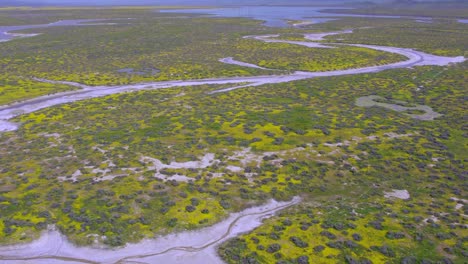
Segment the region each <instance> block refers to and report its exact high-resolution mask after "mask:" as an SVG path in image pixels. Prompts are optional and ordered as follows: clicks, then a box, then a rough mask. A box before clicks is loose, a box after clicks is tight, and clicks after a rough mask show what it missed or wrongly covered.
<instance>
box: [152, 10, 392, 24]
mask: <svg viewBox="0 0 468 264" xmlns="http://www.w3.org/2000/svg"><path fill="white" fill-rule="evenodd" d="M331 8H332V7H330V8H327V7H310V6H309V7H304V6H294V7H292V6H241V7H228V8H213V9H175V10H161V11H160V12H163V13H192V14H207V15H213V16H219V17H244V18H253V19H258V20H263V21H265V23H264V25H265V26H269V27H287V26H289V25H288V23H287V21H285V20H301V21H310V22H312V23H323V22H327V21H330V20H333V19H334V18H335V19H336V18H339V17H379V18H400V16H374V15H348V14H335V13H324V12H320V11H321V10H325V9H331ZM333 8H335V9H336V7H333ZM343 9H345V8H343Z"/></svg>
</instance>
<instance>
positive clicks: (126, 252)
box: [0, 197, 300, 264]
mask: <svg viewBox="0 0 468 264" xmlns="http://www.w3.org/2000/svg"><path fill="white" fill-rule="evenodd" d="M299 202H300V198H299V197H295V198H294V199H293V200H291V201H289V202H278V201H274V200H270V201H269V202H268V203H266V204H264V205H261V206H257V207H252V208H249V209H246V210H244V211H242V212H239V213H234V214H231V215H230V216H229V217H228V218H227V219H226V220H224V221H222V222H220V223H218V224H215V225H213V226H211V227H207V228H203V229H200V230H194V231H186V232H182V233H177V234H170V235H167V236H163V237H158V238H156V239H146V240H143V241H142V242H140V243H137V244H128V245H127V246H125V247H123V248H118V249H102V248H90V247H77V246H75V245H73V244H71V243H70V242H69V241H68V240H67V239H66V238H65V237H64V236H63V235H61V234H60V233H59V232H58V231H56V230H49V231H46V232H44V233H43V234H42V236H41V238H40V239H39V240H36V241H34V242H32V243H29V244H24V245H14V246H6V247H0V262H1V263H28V264H29V263H31V264H32V263H34V264H36V263H64V262H67V263H135V262H138V263H194V264H197V263H200V264H205V263H213V264H215V263H223V262H222V261H221V259H220V258H219V257H218V255H217V253H216V249H217V247H218V246H219V245H220V244H221V243H223V242H225V241H226V240H228V239H230V238H233V237H236V236H238V235H239V234H241V233H246V232H249V231H252V230H253V229H255V228H257V227H258V226H260V225H261V224H262V219H265V218H268V217H271V216H273V215H274V214H275V213H276V212H278V211H280V210H282V209H285V208H287V207H289V206H292V205H294V204H297V203H299Z"/></svg>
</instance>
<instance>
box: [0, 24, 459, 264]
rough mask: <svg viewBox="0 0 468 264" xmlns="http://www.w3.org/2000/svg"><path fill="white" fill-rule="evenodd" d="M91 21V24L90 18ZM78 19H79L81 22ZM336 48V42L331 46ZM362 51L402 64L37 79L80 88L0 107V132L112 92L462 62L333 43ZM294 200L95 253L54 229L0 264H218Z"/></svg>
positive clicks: (11, 249) (2, 250)
mask: <svg viewBox="0 0 468 264" xmlns="http://www.w3.org/2000/svg"><path fill="white" fill-rule="evenodd" d="M93 21H96V20H93ZM82 22H83V20H81V22H79V23H82ZM345 33H351V31H342V32H330V33H318V34H305V38H306V39H307V40H308V41H288V40H280V39H276V38H275V37H277V36H275V35H267V36H246V38H251V39H255V40H258V41H263V42H267V43H269V42H283V43H289V44H292V45H301V46H306V47H310V48H333V47H334V46H333V45H332V46H329V45H330V44H325V43H317V42H314V41H320V40H323V38H324V37H326V36H329V35H333V34H345ZM334 45H338V44H334ZM339 45H350V46H358V47H364V48H369V49H374V50H380V51H385V52H392V53H397V54H401V55H403V56H405V57H406V58H407V60H405V61H401V62H397V63H392V64H388V65H382V66H371V67H363V68H357V69H348V70H338V71H327V72H304V71H296V72H293V73H285V74H278V75H269V76H253V77H233V78H213V79H199V80H185V81H164V82H150V83H141V84H131V85H120V86H97V87H95V86H86V85H83V84H79V83H72V82H59V81H48V80H39V81H43V82H52V83H64V84H68V85H73V86H77V87H79V88H81V89H80V90H77V91H69V92H63V93H57V94H53V95H49V96H42V97H38V98H35V99H32V100H27V101H23V102H19V103H13V104H10V105H6V106H0V131H13V130H16V129H18V127H19V124H15V123H12V122H10V121H9V120H10V119H11V118H13V117H15V116H18V115H21V114H25V113H31V112H34V111H37V110H40V109H44V108H47V107H52V106H56V105H59V104H64V103H70V102H75V101H79V100H86V99H89V98H95V97H102V96H106V95H111V94H115V93H122V92H131V91H139V90H151V89H163V88H172V87H183V86H196V85H206V84H224V85H225V84H232V87H229V88H225V89H220V90H217V91H214V92H211V93H212V94H213V93H222V92H229V91H232V90H235V89H240V88H244V87H256V86H262V85H265V84H278V83H286V82H292V81H297V80H305V79H310V78H316V77H328V76H341V75H349V74H363V73H375V72H380V71H384V70H388V69H398V68H407V67H414V66H420V65H441V66H443V65H448V64H451V63H460V62H463V61H465V58H464V57H442V56H435V55H431V54H427V53H424V52H420V51H416V50H413V49H407V48H397V47H383V46H375V45H362V44H339ZM220 61H221V62H222V63H229V64H236V65H238V66H242V67H254V68H259V66H257V65H253V64H249V63H245V62H240V61H236V60H235V59H233V58H230V57H228V58H224V59H220ZM299 200H300V199H299V198H294V199H293V200H292V201H291V202H277V201H273V200H272V201H270V202H268V203H267V204H265V205H263V206H259V207H253V208H250V209H246V210H244V211H242V212H240V213H234V214H232V215H231V216H230V217H229V218H228V219H226V220H224V221H222V222H220V223H218V224H216V225H214V226H211V227H208V228H205V229H202V230H196V231H190V232H182V233H178V234H171V235H168V236H164V237H160V238H157V239H152V240H149V239H148V240H144V241H142V242H140V243H138V244H130V245H127V246H126V247H124V248H120V249H98V248H89V247H88V248H87V247H77V246H75V245H73V244H71V243H70V242H68V241H67V240H66V238H65V237H64V236H63V235H61V234H60V233H59V232H58V231H55V230H49V231H47V232H44V233H43V234H42V236H41V238H40V239H39V240H36V241H34V242H32V243H29V244H22V245H13V246H6V247H0V260H1V261H2V263H4V262H6V261H8V263H63V262H69V263H188V262H190V263H219V262H221V260H220V259H219V257H218V256H217V255H216V246H218V245H219V244H220V243H222V242H224V241H226V240H227V239H229V238H232V237H235V236H236V235H238V234H240V233H244V232H249V231H251V230H253V229H254V228H256V227H258V226H259V225H260V224H261V219H263V218H265V217H269V216H271V215H272V214H274V213H275V212H277V211H279V210H282V209H285V208H286V207H289V206H291V205H294V204H296V203H298V202H299Z"/></svg>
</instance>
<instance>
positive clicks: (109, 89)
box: [0, 31, 465, 131]
mask: <svg viewBox="0 0 468 264" xmlns="http://www.w3.org/2000/svg"><path fill="white" fill-rule="evenodd" d="M351 32H352V31H342V32H330V33H317V34H305V35H304V36H305V38H306V39H308V40H309V41H289V40H281V39H275V37H278V35H266V36H246V37H245V38H251V39H256V40H259V41H264V42H267V43H271V42H281V43H288V44H292V45H301V46H306V47H310V48H331V47H333V46H327V45H329V44H325V43H318V42H314V41H320V40H323V39H324V38H325V37H326V36H329V35H335V34H345V33H351ZM339 45H349V46H357V47H364V48H369V49H374V50H380V51H385V52H391V53H397V54H400V55H403V56H405V57H407V58H408V59H407V60H405V61H401V62H397V63H392V64H387V65H379V66H370V67H363V68H357V69H347V70H337V71H325V72H305V71H296V72H293V73H290V74H281V75H267V76H253V77H252V76H251V77H230V78H212V79H198V80H183V81H162V82H149V83H141V84H129V85H119V86H87V85H83V84H79V83H73V82H60V81H48V80H40V81H44V82H53V83H63V84H67V85H72V86H77V87H79V88H81V89H80V90H77V91H70V92H63V93H57V94H53V95H48V96H42V97H38V98H35V99H31V100H27V101H23V102H19V103H13V104H10V105H7V106H1V107H0V131H13V130H16V129H18V127H19V125H18V124H15V123H12V122H10V121H8V120H9V119H11V118H13V117H15V116H18V115H21V114H26V113H31V112H35V111H37V110H40V109H43V108H47V107H51V106H55V105H59V104H64V103H71V102H75V101H80V100H86V99H90V98H95V97H102V96H106V95H111V94H116V93H123V92H131V91H138V90H151V89H163V88H172V87H184V86H196V85H206V84H233V86H232V87H229V88H225V89H220V90H217V91H214V92H211V93H221V92H229V91H232V90H235V89H240V88H245V87H254V86H261V85H265V84H278V83H286V82H292V81H298V80H305V79H311V78H316V77H330V76H342V75H349V74H363V73H375V72H380V71H384V70H389V69H398V68H407V67H414V66H422V65H439V66H444V65H448V64H451V63H460V62H463V61H465V58H464V57H462V56H460V57H443V56H436V55H432V54H428V53H424V52H421V51H417V50H413V49H408V48H396V47H384V46H376V45H363V44H339ZM220 61H221V62H223V63H229V64H237V65H239V66H243V67H255V68H259V67H260V66H257V65H252V64H249V63H245V62H238V61H235V60H234V59H233V58H225V59H220ZM241 83H247V84H242V85H235V84H241Z"/></svg>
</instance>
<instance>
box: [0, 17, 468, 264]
mask: <svg viewBox="0 0 468 264" xmlns="http://www.w3.org/2000/svg"><path fill="white" fill-rule="evenodd" d="M127 12H128V11H127ZM119 15H121V14H119ZM141 16H142V19H141V20H138V21H136V22H135V23H132V25H122V26H118V27H107V26H104V27H86V28H73V29H71V30H70V29H67V30H68V31H67V33H66V34H65V33H64V31H65V30H62V29H47V30H41V32H44V33H45V34H43V35H41V36H39V37H36V38H31V39H22V40H15V41H14V42H11V43H3V44H1V45H0V50H2V54H3V55H2V58H0V60H2V61H3V62H2V64H1V65H2V67H6V69H8V71H7V72H8V76H6V77H4V78H5V79H6V78H17V79H20V78H19V77H18V76H29V77H46V78H49V79H55V80H72V81H80V82H83V83H88V84H94V85H99V84H104V83H106V84H107V83H110V84H116V83H129V82H140V81H147V80H164V79H177V78H179V79H185V78H201V77H211V76H217V77H218V76H232V75H257V74H269V71H261V70H257V69H245V68H242V67H237V66H232V65H223V64H220V63H218V62H217V60H218V59H219V58H222V57H228V56H234V57H235V58H236V59H239V60H245V61H247V62H251V63H259V62H260V61H261V60H265V63H259V64H260V65H263V66H268V67H271V68H278V69H287V70H289V69H295V67H298V68H301V69H302V68H303V69H317V70H323V69H324V68H317V67H319V66H317V65H314V66H311V65H309V64H307V63H309V61H310V60H309V59H308V60H302V61H301V59H294V60H291V59H289V60H286V58H291V57H294V58H296V57H301V56H302V54H304V56H323V60H327V61H328V60H330V59H331V58H332V57H333V59H335V60H336V63H330V64H323V66H320V67H354V66H356V65H360V63H361V64H368V63H369V64H374V63H382V61H381V62H378V61H377V59H376V58H377V57H379V56H387V57H384V60H385V61H391V60H393V59H397V58H395V57H392V55H388V54H385V53H383V54H376V53H374V52H371V51H366V50H361V49H358V50H353V49H348V50H346V53H345V54H343V53H342V52H343V49H331V50H321V49H318V50H315V49H307V50H305V49H304V50H303V49H301V48H299V47H297V46H292V45H283V44H281V45H276V44H268V45H267V44H264V43H261V42H256V41H253V40H245V39H242V38H241V37H242V36H244V35H251V34H258V33H261V34H265V33H278V31H280V33H281V32H284V33H289V34H292V36H294V34H295V33H297V32H299V31H298V30H297V29H266V28H262V27H261V26H259V25H258V24H256V23H255V22H251V21H248V20H242V19H206V18H196V19H193V20H191V21H192V24H191V25H186V23H185V22H186V21H185V20H180V19H170V18H165V19H162V18H161V17H159V15H154V14H153V13H151V14H150V13H144V15H141ZM153 16H154V17H153ZM234 22H235V23H234ZM370 22H372V25H374V26H375V27H376V28H377V29H378V30H377V29H360V30H358V31H357V32H356V33H354V34H347V35H341V36H333V37H331V39H330V41H343V42H352V40H353V41H356V40H358V42H361V43H365V44H382V45H394V46H398V47H412V48H418V49H422V50H425V51H429V52H431V51H436V50H441V51H440V52H436V53H439V54H452V55H463V54H464V53H465V52H466V50H465V49H466V47H465V48H463V45H462V44H460V41H464V40H465V38H466V34H463V33H462V28H461V27H462V26H463V25H458V24H451V23H442V22H441V23H435V24H434V25H433V27H432V28H429V27H428V26H426V25H421V24H418V23H414V22H410V21H405V20H403V21H393V22H388V21H387V20H368V19H347V20H343V21H333V22H330V23H326V24H323V25H320V26H317V29H316V30H317V31H318V30H322V31H325V30H330V29H332V30H340V29H344V28H357V27H362V26H364V25H366V24H367V25H368V24H369V23H370ZM387 23H389V24H387ZM385 25H387V26H385ZM409 25H411V26H412V27H413V29H410V28H409ZM434 27H435V28H438V29H441V30H442V29H446V30H449V29H450V30H451V32H455V33H454V34H453V35H451V36H452V37H453V38H454V39H455V40H456V41H451V40H447V43H449V44H447V45H446V46H444V47H442V48H441V47H440V45H439V43H441V42H443V41H444V40H446V35H445V34H442V33H440V34H439V33H435V34H433V35H431V34H424V32H426V33H427V32H430V31H432V30H434ZM464 27H465V29H466V25H465V26H464ZM395 28H397V29H399V30H397V29H395ZM415 29H417V30H420V32H423V33H421V34H420V38H421V41H414V39H415V38H416V37H414V35H415V33H414V32H413V30H415ZM273 31H274V32H273ZM296 31H297V32H296ZM135 32H137V33H135ZM370 32H372V34H369V33H370ZM174 33H177V34H174ZM135 34H136V35H138V36H139V39H138V41H136V40H137V39H136V35H135ZM203 34H204V35H203ZM365 34H368V35H367V39H364V38H363V37H362V36H364V35H365ZM385 35H386V36H387V38H386V39H384V37H383V36H385ZM397 35H398V36H397ZM83 36H86V40H83ZM169 36H174V37H173V38H169ZM80 38H81V41H78V40H79V39H80ZM338 39H342V40H338ZM156 40H158V41H156ZM163 40H164V41H163ZM44 43H47V45H45V46H44ZM462 43H463V42H462ZM201 44H203V45H205V46H204V48H200V47H196V46H197V45H201ZM40 45H41V47H39V46H40ZM99 45H101V46H100V47H101V49H95V47H98V46H99ZM93 47H94V48H93ZM273 51H274V52H273ZM280 51H281V53H279V52H280ZM353 52H355V53H353ZM91 53H92V54H91ZM269 53H271V54H269ZM278 53H279V54H278ZM350 54H352V56H356V58H361V59H356V64H350V62H349V61H348V60H347V59H348V57H347V56H349V55H350ZM359 56H361V57H359ZM14 58H15V59H18V60H19V61H17V62H15V60H14ZM64 58H67V59H66V60H65V59H64ZM177 58H178V59H177ZM307 58H311V57H307ZM339 58H343V61H341V60H340V59H339ZM60 60H63V63H62V64H60V63H59V62H60ZM59 64H60V65H61V66H59ZM141 65H144V67H145V68H146V67H150V68H157V69H159V70H161V72H160V73H159V74H158V75H154V76H141V75H135V76H134V75H130V76H126V75H124V76H122V75H120V74H117V73H115V70H116V69H121V68H137V67H142V66H141ZM330 65H332V66H330ZM170 69H173V70H172V71H171V70H170ZM91 73H94V74H91ZM98 73H99V74H98ZM171 74H173V75H171ZM10 76H12V77H10ZM21 80H23V78H22V79H21ZM26 80H27V79H26ZM467 80H468V63H467V62H465V63H462V64H458V65H452V66H450V67H437V66H425V67H416V68H414V69H398V70H389V71H385V72H380V73H376V74H364V75H353V76H341V77H330V78H317V79H312V80H305V81H297V82H292V83H287V84H281V85H265V86H261V87H252V88H246V89H239V90H235V91H231V92H228V93H219V94H208V93H207V92H209V91H212V90H215V89H219V88H222V86H199V87H184V88H174V89H167V90H155V91H140V92H134V93H125V94H118V95H112V96H107V97H104V98H96V99H91V100H86V101H80V102H76V103H72V104H66V105H60V106H56V107H52V108H49V109H44V110H41V111H38V112H35V113H31V114H27V115H23V116H20V117H18V118H16V120H14V121H17V122H19V123H21V124H22V126H21V127H20V129H19V130H18V131H15V132H8V133H3V134H0V153H2V155H0V164H1V165H0V210H1V212H2V213H1V215H0V242H1V243H17V242H21V241H29V240H31V239H34V238H36V237H37V235H38V232H39V231H40V230H44V229H45V228H46V227H47V225H49V224H54V225H56V226H57V227H58V228H59V229H60V230H61V231H62V232H63V233H64V234H66V235H67V236H68V237H69V238H70V239H71V240H72V241H74V242H75V243H78V244H82V245H90V244H93V243H94V236H90V235H94V234H97V235H99V236H100V237H101V239H100V241H99V242H100V243H104V244H107V245H110V246H120V245H123V244H124V243H126V242H129V241H139V240H141V239H142V238H145V237H153V236H155V235H157V234H164V233H169V232H175V231H178V230H185V229H194V228H200V227H203V226H206V225H210V224H213V223H215V222H217V221H219V220H220V219H222V218H224V217H225V216H226V215H227V214H228V213H229V212H232V211H239V210H241V209H243V208H245V207H248V206H251V205H254V204H260V203H262V202H263V201H265V200H267V199H269V198H275V199H279V200H286V199H289V198H291V197H293V196H296V195H300V196H302V197H303V200H304V202H303V203H302V204H300V205H298V206H295V207H293V208H291V209H288V210H287V211H284V212H283V213H281V214H280V215H278V216H275V217H273V218H271V219H269V220H267V221H266V222H265V223H264V225H263V226H262V227H260V228H258V229H256V230H255V231H253V232H252V233H250V234H245V235H243V236H241V237H239V238H237V239H235V240H231V241H229V242H227V243H226V244H225V245H223V246H222V247H220V249H219V253H220V255H221V256H222V257H223V259H224V260H225V261H226V262H228V263H346V262H348V263H358V262H357V261H359V263H371V262H372V263H385V262H388V263H438V262H440V263H463V261H464V259H465V258H466V255H467V247H466V239H467V235H468V233H467V231H466V225H467V222H466V221H467V220H466V215H467V214H468V213H467V211H466V210H467V209H468V207H467V206H466V199H467V194H466V190H467V185H466V184H467V181H466V168H465V167H466V159H467V156H466V147H467V139H466V124H464V123H463V122H461V120H463V119H464V118H465V116H466V107H465V97H466V95H465V94H466V90H467V83H468V82H467ZM10 85H11V86H12V87H18V89H21V86H20V85H16V86H15V85H14V83H13V84H10ZM50 89H56V90H51V91H57V90H58V89H68V88H67V87H62V86H50ZM46 92H47V93H49V92H50V91H39V92H37V93H38V94H40V93H46ZM13 94H14V93H13V92H9V93H5V94H4V95H3V98H4V99H2V100H3V102H9V101H10V102H11V101H13V100H18V99H19V98H15V97H14V95H13ZM368 95H378V96H381V97H383V98H387V99H388V100H393V101H394V100H401V101H405V102H407V103H408V104H410V105H411V104H413V105H428V106H430V107H432V108H433V109H434V111H436V112H438V113H441V114H443V116H442V117H439V118H436V119H435V120H433V121H421V120H416V119H413V118H411V117H409V116H408V115H405V114H403V113H398V112H395V111H391V110H388V109H385V108H379V107H371V108H365V107H358V106H356V104H355V101H356V100H357V99H358V98H360V97H363V96H368ZM28 96H29V95H28ZM0 98H2V97H0ZM210 153H212V154H213V155H214V156H213V158H212V159H210V158H209V157H208V159H209V160H210V161H211V162H209V164H208V165H207V166H202V165H197V166H193V167H191V168H187V167H183V166H180V167H179V168H164V169H158V168H156V167H157V166H156V164H158V162H157V161H156V160H158V161H159V162H160V163H162V164H170V163H171V162H179V163H182V162H187V161H200V160H201V159H202V158H203V157H205V156H206V155H207V154H210ZM5 164H6V165H5ZM156 176H158V177H162V178H167V177H171V176H179V178H180V177H182V176H183V177H185V178H189V179H191V180H189V181H177V180H168V181H165V180H162V179H160V178H158V177H156ZM392 190H407V191H408V192H409V194H410V198H409V199H406V200H402V199H397V198H392V197H389V198H386V197H385V194H386V193H388V192H391V191H392ZM463 199H465V200H463ZM369 261H371V262H369ZM423 261H425V262H423Z"/></svg>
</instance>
